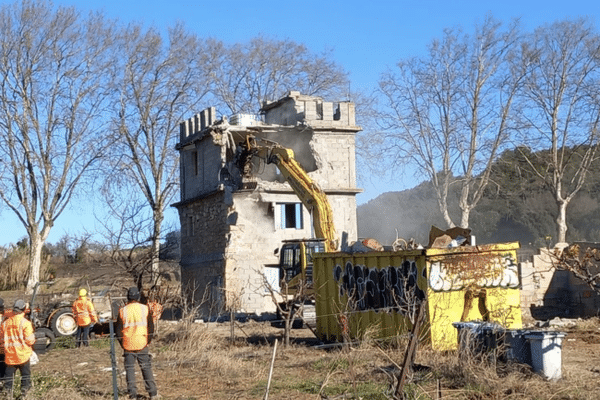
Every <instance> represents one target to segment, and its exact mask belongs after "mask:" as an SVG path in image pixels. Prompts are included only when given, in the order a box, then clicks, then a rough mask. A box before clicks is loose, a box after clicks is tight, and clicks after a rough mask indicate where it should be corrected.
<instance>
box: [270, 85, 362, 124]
mask: <svg viewBox="0 0 600 400" xmlns="http://www.w3.org/2000/svg"><path fill="white" fill-rule="evenodd" d="M261 113H263V114H264V122H265V124H267V125H270V124H272V125H283V126H290V125H298V124H308V125H310V126H311V127H313V128H333V129H342V128H343V129H348V130H352V131H354V130H360V128H358V127H357V126H356V114H355V108H354V103H352V102H350V101H343V102H338V103H333V102H328V101H323V99H322V98H321V97H316V96H306V95H302V94H300V92H296V91H290V92H289V93H288V95H287V96H285V97H283V98H281V99H279V100H277V101H274V102H270V103H265V104H264V105H263V107H262V109H261Z"/></svg>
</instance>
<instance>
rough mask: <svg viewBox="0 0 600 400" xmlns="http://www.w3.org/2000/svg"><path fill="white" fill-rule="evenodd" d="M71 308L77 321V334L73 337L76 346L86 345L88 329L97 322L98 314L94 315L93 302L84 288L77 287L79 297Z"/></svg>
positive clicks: (87, 344)
mask: <svg viewBox="0 0 600 400" xmlns="http://www.w3.org/2000/svg"><path fill="white" fill-rule="evenodd" d="M71 309H72V310H73V316H74V317H75V321H76V322H77V334H76V337H75V339H76V341H75V342H76V343H77V347H81V346H86V347H87V346H89V345H90V343H89V339H90V329H91V327H92V326H93V324H95V323H96V322H98V315H96V310H95V309H94V304H93V303H92V301H91V300H90V299H89V298H88V297H87V290H86V289H83V288H82V289H79V297H78V298H77V300H75V302H74V303H73V306H72V307H71Z"/></svg>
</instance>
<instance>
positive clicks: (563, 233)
mask: <svg viewBox="0 0 600 400" xmlns="http://www.w3.org/2000/svg"><path fill="white" fill-rule="evenodd" d="M557 202H558V216H557V217H556V227H557V231H558V232H557V233H558V236H557V238H556V243H566V241H567V206H568V205H569V202H568V201H567V200H558V201H557Z"/></svg>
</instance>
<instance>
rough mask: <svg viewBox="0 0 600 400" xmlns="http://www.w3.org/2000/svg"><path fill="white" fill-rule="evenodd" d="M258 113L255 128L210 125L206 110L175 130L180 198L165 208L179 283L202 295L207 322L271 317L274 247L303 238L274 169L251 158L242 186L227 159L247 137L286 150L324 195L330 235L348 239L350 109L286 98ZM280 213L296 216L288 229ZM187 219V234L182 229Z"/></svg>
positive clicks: (291, 197) (289, 195) (351, 215)
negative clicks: (177, 254)
mask: <svg viewBox="0 0 600 400" xmlns="http://www.w3.org/2000/svg"><path fill="white" fill-rule="evenodd" d="M261 111H262V113H263V118H264V121H259V120H256V119H253V118H252V119H247V118H232V119H231V121H236V120H237V121H242V120H243V121H250V123H249V125H248V124H247V125H234V124H230V123H229V122H228V119H227V118H222V119H219V120H216V118H215V115H214V108H211V109H207V110H204V111H202V112H201V113H200V114H198V115H196V116H194V117H193V118H190V119H189V120H187V121H184V122H183V123H182V124H181V135H180V143H179V144H178V145H177V149H178V150H179V151H180V155H181V156H180V170H181V172H180V173H181V201H180V202H179V203H177V204H175V205H174V206H176V207H177V208H178V210H179V215H180V222H181V227H182V249H181V251H182V261H181V267H182V276H183V277H184V279H185V281H186V282H188V285H189V286H190V287H195V289H196V290H195V293H196V296H195V298H196V299H198V295H199V294H200V293H204V292H206V293H211V298H212V299H213V300H211V304H212V305H211V307H210V309H211V310H215V311H213V312H211V313H212V314H213V315H214V314H215V313H222V312H224V311H225V310H226V309H228V307H233V308H234V309H235V311H238V312H243V313H257V314H260V313H263V312H267V311H268V312H271V311H274V310H275V305H274V304H273V303H272V300H271V298H270V295H269V294H268V292H266V290H265V287H264V285H263V278H264V275H265V271H267V270H269V268H270V267H272V266H274V265H276V264H278V262H279V260H278V257H277V256H275V255H274V250H275V249H278V248H279V247H281V245H282V241H283V240H287V239H301V238H309V237H313V234H312V230H313V228H312V221H311V217H310V213H309V211H308V210H307V209H306V208H305V207H304V206H302V205H301V204H298V203H300V200H299V199H298V197H297V196H296V195H295V194H294V192H293V191H292V189H291V187H290V186H289V184H288V183H287V182H285V180H284V179H283V176H282V175H281V174H280V173H278V170H277V168H276V167H275V165H273V164H267V163H266V162H265V161H264V160H259V159H257V158H256V157H255V158H254V159H253V160H252V161H253V165H254V166H253V169H252V171H253V173H252V179H250V180H248V179H243V177H242V175H243V174H242V172H241V171H240V168H241V167H240V165H239V163H237V162H236V161H237V158H236V157H238V155H239V154H238V153H239V152H238V150H239V143H241V142H244V141H245V140H246V137H247V136H248V135H252V136H254V137H257V138H264V139H268V140H271V141H275V142H277V143H279V144H280V145H282V146H284V147H286V148H290V149H292V150H294V153H295V158H296V160H297V161H298V162H299V163H300V164H301V165H302V166H303V168H304V169H305V170H306V171H307V173H308V175H309V176H310V178H311V179H312V180H313V181H314V182H315V183H317V184H318V185H319V186H320V187H321V189H323V190H324V191H325V193H326V194H327V196H328V199H329V202H330V203H331V207H332V209H333V213H334V223H335V227H336V234H337V236H338V238H340V239H345V240H346V241H349V242H351V241H355V240H356V236H357V227H356V199H355V196H356V194H357V193H359V192H361V190H360V189H357V188H356V173H355V135H356V133H357V132H358V131H360V128H359V127H357V126H356V125H355V120H354V105H353V104H352V103H348V102H342V103H330V102H324V101H323V100H322V99H320V98H318V97H314V96H303V95H301V94H300V93H298V92H290V93H289V94H288V95H287V96H285V97H284V98H282V99H280V100H278V101H276V102H273V103H269V104H266V105H265V106H264V107H263V109H262V110H261ZM290 206H291V208H286V207H290ZM286 210H287V211H286ZM290 210H292V211H294V217H295V218H296V219H295V220H294V219H293V218H292V220H291V222H290V218H289V217H290V215H289V214H290ZM300 210H301V211H300ZM286 212H287V213H288V214H287V215H286ZM213 213H214V214H213ZM284 216H285V217H288V218H287V219H286V218H284ZM190 221H195V225H194V229H191V228H186V226H188V225H189V224H190V223H191V222H190ZM290 223H291V224H292V225H293V226H289V224H290ZM217 309H218V310H217ZM205 310H206V307H205Z"/></svg>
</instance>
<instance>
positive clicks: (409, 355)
mask: <svg viewBox="0 0 600 400" xmlns="http://www.w3.org/2000/svg"><path fill="white" fill-rule="evenodd" d="M426 305H427V299H425V300H423V301H422V302H421V304H419V309H418V311H417V318H416V320H415V323H414V325H413V327H412V329H411V332H410V341H409V342H408V346H407V347H406V354H405V355H404V362H403V363H402V370H401V371H400V376H398V383H397V384H396V390H395V392H394V399H402V389H403V388H404V382H405V381H406V375H407V374H408V371H410V370H411V369H412V365H413V358H414V355H415V353H416V351H417V345H418V344H419V330H420V329H421V325H422V323H423V317H424V316H425V310H426V309H427V307H426Z"/></svg>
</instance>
